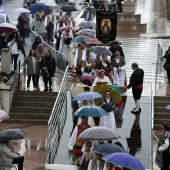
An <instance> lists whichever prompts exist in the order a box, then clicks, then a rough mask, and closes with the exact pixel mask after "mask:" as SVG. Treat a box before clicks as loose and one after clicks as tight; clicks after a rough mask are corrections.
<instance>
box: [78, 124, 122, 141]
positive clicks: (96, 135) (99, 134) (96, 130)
mask: <svg viewBox="0 0 170 170" xmlns="http://www.w3.org/2000/svg"><path fill="white" fill-rule="evenodd" d="M119 137H120V136H118V135H117V133H115V132H114V131H112V130H111V129H109V128H106V127H102V126H96V127H92V128H88V129H86V130H85V131H83V132H82V133H81V134H80V135H79V136H78V139H81V140H101V141H102V140H111V139H117V138H119Z"/></svg>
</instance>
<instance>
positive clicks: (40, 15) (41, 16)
mask: <svg viewBox="0 0 170 170" xmlns="http://www.w3.org/2000/svg"><path fill="white" fill-rule="evenodd" d="M44 21H45V13H44V11H43V9H42V7H39V9H38V11H37V12H36V21H35V32H36V33H38V34H39V33H45V32H46V30H45V25H44Z"/></svg>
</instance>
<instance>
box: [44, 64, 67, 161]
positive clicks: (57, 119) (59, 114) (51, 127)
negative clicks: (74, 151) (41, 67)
mask: <svg viewBox="0 0 170 170" xmlns="http://www.w3.org/2000/svg"><path fill="white" fill-rule="evenodd" d="M67 78H68V66H67V68H66V71H65V73H64V76H63V79H62V82H61V86H60V89H59V93H58V95H57V99H56V101H55V104H54V107H53V109H52V112H51V116H50V118H49V121H48V132H47V143H46V163H48V164H52V163H53V162H54V159H55V155H56V153H57V150H58V146H59V143H60V138H61V135H62V132H63V128H64V126H65V121H66V118H67V84H68V80H67Z"/></svg>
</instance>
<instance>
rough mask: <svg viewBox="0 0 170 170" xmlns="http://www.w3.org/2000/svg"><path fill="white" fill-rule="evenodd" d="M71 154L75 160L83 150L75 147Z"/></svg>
mask: <svg viewBox="0 0 170 170" xmlns="http://www.w3.org/2000/svg"><path fill="white" fill-rule="evenodd" d="M73 155H74V157H75V159H76V160H79V158H80V157H81V156H82V155H83V152H82V151H81V150H78V149H76V150H74V151H73Z"/></svg>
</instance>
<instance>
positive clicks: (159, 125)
mask: <svg viewBox="0 0 170 170" xmlns="http://www.w3.org/2000/svg"><path fill="white" fill-rule="evenodd" d="M153 130H162V127H161V124H155V123H154V128H153Z"/></svg>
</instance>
